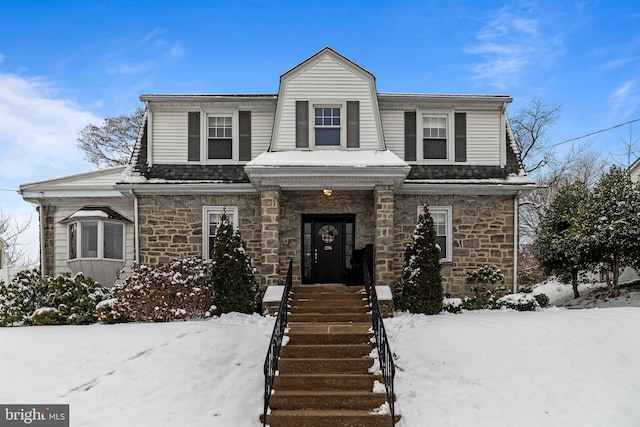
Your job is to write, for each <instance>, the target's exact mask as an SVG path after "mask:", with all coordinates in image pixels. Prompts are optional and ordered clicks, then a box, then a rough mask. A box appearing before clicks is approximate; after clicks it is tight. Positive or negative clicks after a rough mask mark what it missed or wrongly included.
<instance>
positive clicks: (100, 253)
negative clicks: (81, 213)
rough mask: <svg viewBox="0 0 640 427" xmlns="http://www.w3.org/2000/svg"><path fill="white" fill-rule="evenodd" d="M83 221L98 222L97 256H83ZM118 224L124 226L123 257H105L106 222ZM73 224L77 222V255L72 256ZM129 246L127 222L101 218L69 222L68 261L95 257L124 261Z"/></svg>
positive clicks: (95, 258) (97, 258) (96, 258)
mask: <svg viewBox="0 0 640 427" xmlns="http://www.w3.org/2000/svg"><path fill="white" fill-rule="evenodd" d="M83 222H97V223H98V242H97V245H98V253H97V256H95V257H83V256H82V223H83ZM105 223H109V224H118V225H120V226H121V227H122V258H105V257H104V224H105ZM72 224H76V225H77V227H76V255H77V256H76V257H75V258H71V257H70V255H71V250H70V249H71V248H70V247H69V244H70V243H71V242H69V229H70V227H71V225H72ZM126 247H127V226H126V224H125V223H123V222H120V221H105V220H103V219H99V218H92V219H85V220H77V221H72V222H70V223H69V224H67V261H74V260H78V259H93V260H113V261H124V260H125V258H126V256H127V254H126Z"/></svg>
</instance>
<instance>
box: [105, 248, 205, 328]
mask: <svg viewBox="0 0 640 427" xmlns="http://www.w3.org/2000/svg"><path fill="white" fill-rule="evenodd" d="M207 275H208V268H207V264H206V263H205V262H204V261H203V260H202V259H201V258H186V259H174V260H172V261H171V262H169V263H168V264H158V265H157V266H154V267H150V266H147V265H135V266H134V267H133V274H131V276H129V277H127V279H126V280H125V282H124V283H123V284H121V285H117V286H116V287H115V288H114V291H115V296H116V299H115V300H110V301H105V302H104V303H103V304H100V306H99V307H98V314H99V317H100V320H101V321H102V322H105V323H116V322H128V321H134V322H167V321H170V320H175V319H192V318H203V317H208V316H210V308H211V304H212V299H213V294H212V291H211V288H210V286H209V284H208V283H207Z"/></svg>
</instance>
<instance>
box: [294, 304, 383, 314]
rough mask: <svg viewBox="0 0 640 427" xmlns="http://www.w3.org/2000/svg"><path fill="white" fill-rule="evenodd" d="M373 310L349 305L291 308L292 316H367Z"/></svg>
mask: <svg viewBox="0 0 640 427" xmlns="http://www.w3.org/2000/svg"><path fill="white" fill-rule="evenodd" d="M370 311H371V309H370V308H369V306H368V305H362V304H357V305H349V306H347V307H335V306H326V307H321V306H307V307H305V306H293V307H290V308H289V312H290V313H291V314H349V313H353V314H367V313H370Z"/></svg>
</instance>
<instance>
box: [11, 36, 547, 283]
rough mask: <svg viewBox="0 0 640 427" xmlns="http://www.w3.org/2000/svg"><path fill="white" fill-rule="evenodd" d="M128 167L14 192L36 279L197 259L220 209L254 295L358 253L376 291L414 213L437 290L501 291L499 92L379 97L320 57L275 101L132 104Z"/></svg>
mask: <svg viewBox="0 0 640 427" xmlns="http://www.w3.org/2000/svg"><path fill="white" fill-rule="evenodd" d="M140 99H141V100H142V102H144V103H145V104H146V114H145V117H144V124H143V126H142V128H141V130H140V134H139V137H138V140H137V142H136V144H135V149H134V154H133V157H132V159H131V161H130V163H129V164H128V165H127V166H126V167H121V168H112V169H106V170H100V171H96V172H89V173H85V174H81V175H75V176H70V177H64V178H60V179H53V180H48V181H42V182H37V183H31V184H25V185H23V186H22V187H21V191H22V194H23V197H24V198H25V200H29V201H31V202H34V203H38V205H39V213H40V223H41V231H42V232H41V245H42V268H43V271H44V272H46V273H49V274H51V273H59V272H62V271H83V272H85V273H86V274H90V275H93V276H95V277H96V278H97V279H98V280H99V281H100V282H101V283H103V284H105V285H110V284H111V283H113V280H114V279H115V272H116V271H117V270H118V269H120V268H123V267H125V269H126V267H128V266H130V265H131V264H133V263H134V262H139V263H150V264H153V263H158V262H166V261H168V260H170V259H171V258H174V257H187V256H194V255H201V256H203V257H205V258H208V256H209V252H210V249H211V247H212V244H213V240H214V237H215V231H216V226H217V224H218V221H219V219H220V216H221V215H222V213H223V212H226V214H227V215H228V216H229V217H230V218H231V220H232V221H233V223H234V226H236V227H237V228H238V229H239V230H240V232H241V234H242V237H243V239H244V240H245V241H246V242H247V245H248V251H249V252H250V254H251V257H252V262H253V265H254V267H256V270H257V277H258V278H259V281H260V285H261V286H263V287H266V286H269V285H274V284H281V283H282V282H283V275H284V274H286V271H285V266H286V265H287V264H288V261H289V259H293V265H294V281H295V282H298V283H303V284H306V283H344V282H345V281H346V280H347V278H348V277H349V275H350V273H351V269H352V268H353V254H354V250H355V249H358V248H362V247H363V246H365V245H367V244H372V245H373V247H374V251H375V265H374V269H375V276H376V281H377V283H378V284H391V282H392V281H393V280H394V279H395V278H397V277H398V276H399V274H400V271H401V269H402V263H403V254H404V248H405V247H406V245H407V244H408V243H409V242H410V241H411V239H412V234H413V232H414V228H415V225H416V223H417V219H418V215H419V214H420V213H421V210H422V208H423V206H424V204H425V203H428V205H429V210H430V213H431V215H432V216H433V218H434V220H435V225H436V231H437V235H438V240H439V243H440V250H441V254H442V265H443V270H442V276H443V282H444V287H445V292H446V293H451V294H461V293H464V292H465V290H466V289H467V288H468V287H469V286H470V285H468V284H467V283H466V273H467V271H470V270H472V269H476V268H477V267H479V266H481V265H484V264H491V265H495V266H497V267H499V268H501V269H502V271H503V272H504V275H505V279H506V280H508V281H509V283H515V279H514V272H515V271H516V268H517V265H516V264H517V248H518V233H517V228H518V198H519V197H520V195H521V194H523V193H526V192H528V191H531V190H533V189H534V188H535V185H534V183H533V182H532V181H531V180H530V179H529V178H528V177H527V176H526V175H525V174H524V172H523V170H522V165H521V163H520V161H519V153H518V151H517V148H516V145H515V144H514V141H513V136H512V134H511V131H510V128H509V122H508V119H507V115H506V107H507V105H508V104H509V103H510V102H511V100H512V99H511V98H510V97H509V96H506V95H433V94H432V95H429V94H409V93H379V92H377V89H376V84H375V77H374V76H373V74H371V73H370V72H369V71H367V70H365V69H364V68H362V67H360V66H359V65H357V64H355V63H353V62H352V61H350V60H349V59H347V58H345V57H343V56H342V55H340V54H338V53H337V52H335V51H334V50H332V49H330V48H325V49H322V50H321V51H319V52H318V53H316V54H315V55H313V56H311V57H310V58H308V59H307V60H305V61H303V62H302V63H300V64H299V65H296V66H295V67H294V68H292V69H291V70H289V71H287V72H286V73H285V74H283V75H282V76H281V77H280V87H279V90H278V93H277V94H269V95H266V94H230V95H155V94H154V95H142V96H141V97H140Z"/></svg>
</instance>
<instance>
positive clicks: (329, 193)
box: [322, 188, 333, 197]
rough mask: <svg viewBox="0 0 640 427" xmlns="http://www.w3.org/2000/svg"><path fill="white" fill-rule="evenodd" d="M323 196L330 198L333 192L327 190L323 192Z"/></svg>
mask: <svg viewBox="0 0 640 427" xmlns="http://www.w3.org/2000/svg"><path fill="white" fill-rule="evenodd" d="M322 194H324V195H325V196H327V197H329V196H331V195H332V194H333V190H332V189H330V188H325V189H324V190H322Z"/></svg>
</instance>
